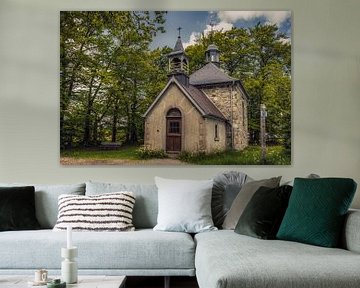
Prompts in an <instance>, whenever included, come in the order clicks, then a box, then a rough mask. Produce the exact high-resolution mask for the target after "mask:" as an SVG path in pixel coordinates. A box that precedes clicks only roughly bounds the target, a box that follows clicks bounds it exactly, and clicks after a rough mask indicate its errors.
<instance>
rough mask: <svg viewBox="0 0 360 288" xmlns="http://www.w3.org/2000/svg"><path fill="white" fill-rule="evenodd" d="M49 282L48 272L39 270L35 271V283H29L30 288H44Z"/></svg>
mask: <svg viewBox="0 0 360 288" xmlns="http://www.w3.org/2000/svg"><path fill="white" fill-rule="evenodd" d="M49 281H50V279H49V278H48V271H47V270H46V269H39V270H36V271H35V277H34V281H28V286H44V285H46V284H47V283H48V282H49Z"/></svg>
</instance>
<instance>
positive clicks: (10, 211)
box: [0, 186, 40, 231]
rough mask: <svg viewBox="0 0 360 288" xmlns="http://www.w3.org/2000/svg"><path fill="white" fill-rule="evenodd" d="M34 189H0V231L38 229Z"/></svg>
mask: <svg viewBox="0 0 360 288" xmlns="http://www.w3.org/2000/svg"><path fill="white" fill-rule="evenodd" d="M39 228H40V225H39V222H38V220H37V219H36V216H35V188H34V187H32V186H26V187H0V231H11V230H32V229H39Z"/></svg>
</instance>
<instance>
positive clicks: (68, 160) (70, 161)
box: [60, 157, 188, 166]
mask: <svg viewBox="0 0 360 288" xmlns="http://www.w3.org/2000/svg"><path fill="white" fill-rule="evenodd" d="M60 164H62V165H129V166H130V165H144V166H145V165H146V166H148V165H164V166H173V165H188V164H187V163H185V162H181V161H180V160H178V159H171V158H166V159H149V160H131V159H77V158H72V157H61V158H60Z"/></svg>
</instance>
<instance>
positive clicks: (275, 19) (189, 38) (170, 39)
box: [151, 11, 291, 48]
mask: <svg viewBox="0 0 360 288" xmlns="http://www.w3.org/2000/svg"><path fill="white" fill-rule="evenodd" d="M258 22H260V23H271V24H277V25H278V26H279V28H280V31H281V32H284V33H285V34H286V35H287V36H288V37H289V40H286V41H290V40H291V12H290V11H214V12H212V11H169V12H168V13H167V14H166V24H165V30H166V33H163V34H159V35H158V36H157V37H156V38H155V39H154V41H153V43H152V45H151V46H152V48H155V47H158V46H165V45H167V46H170V47H173V46H174V45H175V42H176V37H177V36H178V30H177V28H178V27H181V28H182V30H181V38H182V40H183V44H184V46H185V47H186V46H188V45H191V44H192V43H194V41H195V39H196V37H198V36H199V35H201V33H203V32H204V33H205V34H206V33H208V32H209V31H211V26H210V23H214V24H215V26H214V28H213V29H214V30H222V29H223V31H226V30H230V29H231V28H232V27H244V28H246V27H251V26H254V25H256V24H257V23H258Z"/></svg>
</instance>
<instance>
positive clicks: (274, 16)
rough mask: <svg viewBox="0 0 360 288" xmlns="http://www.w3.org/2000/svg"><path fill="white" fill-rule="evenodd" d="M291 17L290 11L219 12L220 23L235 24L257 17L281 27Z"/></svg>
mask: <svg viewBox="0 0 360 288" xmlns="http://www.w3.org/2000/svg"><path fill="white" fill-rule="evenodd" d="M290 16H291V12H290V11H219V12H218V17H219V19H220V21H224V22H230V23H234V22H236V21H238V20H245V21H247V20H251V19H253V18H257V17H265V18H266V20H267V21H268V22H270V23H272V24H277V25H280V24H281V23H282V22H284V21H285V20H286V19H287V18H289V17H290Z"/></svg>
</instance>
